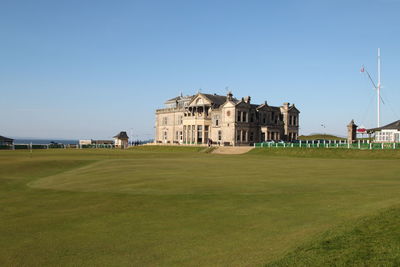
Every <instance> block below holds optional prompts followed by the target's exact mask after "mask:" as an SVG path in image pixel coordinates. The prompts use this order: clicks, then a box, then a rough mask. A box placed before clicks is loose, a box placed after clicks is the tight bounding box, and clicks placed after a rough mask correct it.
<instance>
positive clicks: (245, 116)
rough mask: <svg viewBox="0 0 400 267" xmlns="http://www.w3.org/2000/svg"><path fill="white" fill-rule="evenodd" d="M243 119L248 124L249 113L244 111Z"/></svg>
mask: <svg viewBox="0 0 400 267" xmlns="http://www.w3.org/2000/svg"><path fill="white" fill-rule="evenodd" d="M242 115H243V119H242V121H244V122H247V112H245V111H243V114H242Z"/></svg>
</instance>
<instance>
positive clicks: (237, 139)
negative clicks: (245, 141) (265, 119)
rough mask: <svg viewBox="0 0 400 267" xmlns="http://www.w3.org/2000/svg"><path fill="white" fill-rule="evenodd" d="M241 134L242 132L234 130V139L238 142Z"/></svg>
mask: <svg viewBox="0 0 400 267" xmlns="http://www.w3.org/2000/svg"><path fill="white" fill-rule="evenodd" d="M241 135H242V132H241V131H240V130H237V132H236V141H238V142H240V137H241Z"/></svg>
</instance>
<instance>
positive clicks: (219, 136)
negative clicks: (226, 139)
mask: <svg viewBox="0 0 400 267" xmlns="http://www.w3.org/2000/svg"><path fill="white" fill-rule="evenodd" d="M221 140H222V131H218V141H221Z"/></svg>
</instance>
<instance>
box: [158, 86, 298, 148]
mask: <svg viewBox="0 0 400 267" xmlns="http://www.w3.org/2000/svg"><path fill="white" fill-rule="evenodd" d="M250 100H251V98H250V96H247V97H245V98H242V99H241V100H238V99H236V98H234V97H233V95H232V93H231V92H229V93H228V94H227V95H226V96H222V95H216V94H203V93H198V94H196V95H193V96H182V95H181V96H178V97H175V98H172V99H170V100H168V101H166V102H165V108H162V109H158V110H156V133H155V141H156V142H157V143H163V144H207V143H209V142H212V143H213V144H220V145H227V146H238V145H251V144H253V143H258V142H263V141H268V140H284V141H292V140H296V139H297V138H298V135H299V113H300V111H299V110H298V109H297V108H296V107H295V105H294V104H292V105H290V104H289V103H283V105H282V106H280V107H276V106H270V105H268V104H267V102H265V103H263V104H260V105H257V104H252V103H251V102H250Z"/></svg>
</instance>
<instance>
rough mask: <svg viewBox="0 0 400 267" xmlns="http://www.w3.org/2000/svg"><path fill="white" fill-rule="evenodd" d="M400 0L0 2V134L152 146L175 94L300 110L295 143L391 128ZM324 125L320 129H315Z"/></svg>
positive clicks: (398, 109)
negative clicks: (124, 138) (161, 111)
mask: <svg viewBox="0 0 400 267" xmlns="http://www.w3.org/2000/svg"><path fill="white" fill-rule="evenodd" d="M399 14H400V0H399V1H398V0H375V1H371V0H360V1H349V0H345V1H341V0H332V1H328V0H316V1H308V0H305V1H294V0H293V1H285V0H280V1H252V0H248V1H233V0H229V1H219V0H213V1H205V0H202V1H190V0H182V1H151V0H146V1H133V0H132V1H118V0H115V1H100V0H96V1H89V0H86V1H82V0H78V1H75V0H68V1H53V0H48V1H41V0H35V1H33V0H30V1H21V0H1V1H0V36H1V38H0V113H1V116H0V135H5V136H9V137H37V138H66V139H70V138H110V137H112V136H113V135H115V134H116V133H118V132H119V131H121V130H127V131H128V133H129V132H130V131H131V129H133V132H134V137H135V138H146V139H147V138H152V137H153V133H154V119H155V116H154V111H155V109H156V108H159V107H161V106H162V105H163V102H164V101H165V100H167V99H168V98H172V97H174V96H177V95H179V94H180V93H181V92H182V93H183V94H195V93H196V92H197V91H198V90H199V89H201V91H202V92H204V93H218V94H223V95H225V94H226V89H225V88H226V87H229V89H230V90H232V92H233V94H234V96H235V97H238V98H240V97H243V96H247V95H250V96H252V102H253V103H262V102H264V101H265V100H267V101H268V103H269V104H270V105H276V106H278V105H281V104H282V103H283V102H290V103H295V104H296V106H297V107H298V108H299V109H300V111H301V114H300V115H301V117H300V123H301V128H300V132H301V134H309V133H317V132H329V133H333V134H339V135H345V134H346V125H347V124H348V122H349V121H350V120H351V119H355V121H356V123H358V124H363V125H364V126H366V127H374V126H375V125H376V95H375V91H374V89H372V86H371V85H370V83H369V81H368V80H367V78H366V76H365V75H362V74H361V73H360V67H361V65H362V64H364V65H365V66H366V68H367V69H368V70H369V71H370V72H371V74H372V76H373V77H374V79H375V78H376V53H377V48H378V47H380V48H381V50H382V85H383V88H382V96H383V99H384V101H385V105H383V106H382V124H385V123H390V122H392V121H394V120H397V119H400V117H399V114H400V106H399V105H398V103H399V99H400V93H399V89H400V75H399V71H400V52H399V47H400V21H399ZM321 124H324V125H325V126H326V128H323V127H321Z"/></svg>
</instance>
